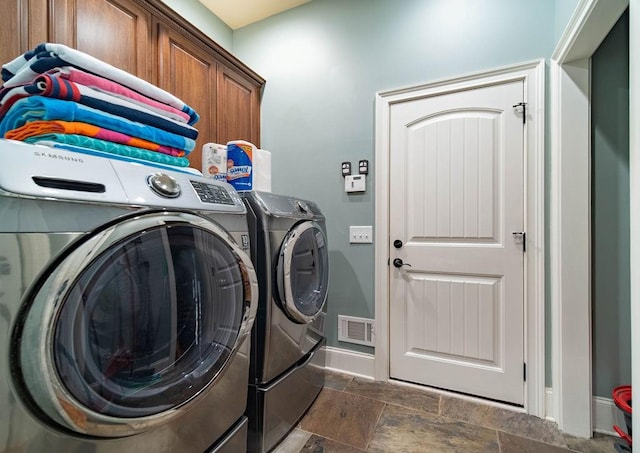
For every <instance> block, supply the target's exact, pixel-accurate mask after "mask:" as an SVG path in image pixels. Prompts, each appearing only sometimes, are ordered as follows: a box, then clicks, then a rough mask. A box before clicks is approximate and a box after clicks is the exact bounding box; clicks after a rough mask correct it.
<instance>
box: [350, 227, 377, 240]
mask: <svg viewBox="0 0 640 453" xmlns="http://www.w3.org/2000/svg"><path fill="white" fill-rule="evenodd" d="M349 242H350V243H351V244H371V243H373V227H371V226H350V227H349Z"/></svg>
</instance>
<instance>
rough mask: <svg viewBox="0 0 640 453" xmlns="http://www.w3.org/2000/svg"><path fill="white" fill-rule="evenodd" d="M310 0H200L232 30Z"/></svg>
mask: <svg viewBox="0 0 640 453" xmlns="http://www.w3.org/2000/svg"><path fill="white" fill-rule="evenodd" d="M309 1H311V0H233V1H229V0H200V3H202V4H203V5H204V6H206V7H207V8H208V9H210V10H211V11H212V12H213V13H214V14H215V15H216V16H218V17H219V18H220V20H222V21H223V22H224V23H225V24H227V25H228V26H229V27H231V28H232V29H233V30H235V29H237V28H240V27H244V26H245V25H249V24H252V23H253V22H258V21H259V20H262V19H265V18H267V17H269V16H273V15H274V14H278V13H281V12H282V11H286V10H288V9H291V8H295V7H296V6H299V5H302V4H304V3H307V2H309Z"/></svg>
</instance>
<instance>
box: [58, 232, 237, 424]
mask: <svg viewBox="0 0 640 453" xmlns="http://www.w3.org/2000/svg"><path fill="white" fill-rule="evenodd" d="M242 269H243V268H242V266H241V264H240V260H239V258H238V256H237V255H236V254H235V253H234V251H233V250H232V249H231V248H230V247H229V246H228V245H227V243H225V241H224V240H222V239H221V238H220V237H218V236H217V235H215V234H213V233H212V232H211V231H208V230H205V229H201V228H197V227H193V226H191V225H185V224H182V225H180V224H174V225H171V224H169V225H163V226H159V227H156V228H151V229H146V230H144V231H141V232H137V233H135V234H132V235H130V236H129V237H127V238H125V239H124V240H121V241H119V242H118V243H116V244H113V245H112V246H110V247H109V248H108V249H106V251H104V252H102V253H101V254H100V255H99V256H97V258H96V259H94V260H93V262H92V263H91V264H89V265H88V266H87V267H85V268H84V269H83V271H82V273H81V274H80V276H79V278H78V279H77V280H75V282H74V283H73V287H72V288H71V289H70V291H69V292H68V295H67V297H66V299H65V300H64V302H63V304H62V307H61V309H60V312H59V316H58V319H57V322H56V325H55V331H54V338H53V339H54V341H53V355H54V360H55V365H56V369H57V373H58V376H59V381H60V382H62V383H63V385H64V386H66V388H67V390H68V391H69V392H70V393H71V394H72V395H73V397H74V398H75V399H76V400H77V401H78V402H79V403H80V404H81V405H82V406H84V407H86V408H88V409H90V410H93V411H95V412H97V413H100V414H105V415H110V416H114V417H142V416H147V415H151V414H157V413H159V412H162V411H165V410H167V409H169V408H172V407H176V406H179V405H181V404H183V403H185V402H186V401H188V400H190V399H191V398H192V397H194V396H195V395H196V394H198V393H199V392H201V391H202V390H203V389H204V388H205V387H207V386H208V385H209V384H210V383H211V382H212V381H213V380H214V379H215V377H216V375H217V374H218V373H219V372H220V371H221V370H222V369H223V368H224V366H225V364H226V363H227V361H228V360H229V358H230V356H231V354H232V352H233V347H234V345H235V343H236V340H237V338H238V335H239V331H240V328H241V324H242V320H243V315H244V309H245V297H244V294H243V285H244V276H243V272H242ZM212 416H213V414H212Z"/></svg>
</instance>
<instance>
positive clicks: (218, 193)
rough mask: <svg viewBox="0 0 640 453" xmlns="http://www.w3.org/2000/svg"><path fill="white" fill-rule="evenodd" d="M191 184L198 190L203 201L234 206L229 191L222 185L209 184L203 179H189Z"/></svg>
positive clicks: (197, 192)
mask: <svg viewBox="0 0 640 453" xmlns="http://www.w3.org/2000/svg"><path fill="white" fill-rule="evenodd" d="M189 182H190V183H191V186H193V189H194V190H195V191H196V195H198V198H200V201H202V202H203V203H215V204H228V205H231V206H233V205H234V201H233V199H232V198H231V196H230V195H229V192H228V191H227V190H226V189H225V188H224V187H221V186H216V185H213V184H207V183H204V182H201V181H194V180H192V179H190V180H189Z"/></svg>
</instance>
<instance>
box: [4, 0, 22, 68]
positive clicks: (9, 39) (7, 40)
mask: <svg viewBox="0 0 640 453" xmlns="http://www.w3.org/2000/svg"><path fill="white" fill-rule="evenodd" d="M22 3H23V2H22V1H21V0H12V1H11V2H9V4H8V5H6V6H5V7H4V8H3V9H4V11H3V13H4V16H5V25H4V26H3V27H0V43H2V45H0V61H2V64H5V63H7V62H8V61H11V60H13V59H14V58H16V57H17V56H18V55H20V54H21V53H22V52H23V50H22V45H21V42H20V35H21V33H20V32H21V31H22V30H20V29H21V28H22V26H23V24H22V17H21V13H22Z"/></svg>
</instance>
